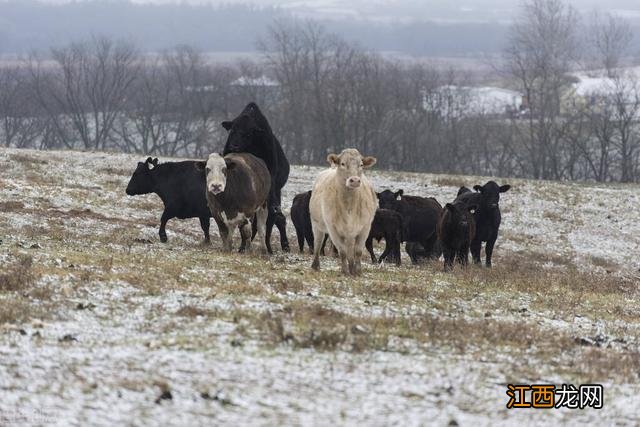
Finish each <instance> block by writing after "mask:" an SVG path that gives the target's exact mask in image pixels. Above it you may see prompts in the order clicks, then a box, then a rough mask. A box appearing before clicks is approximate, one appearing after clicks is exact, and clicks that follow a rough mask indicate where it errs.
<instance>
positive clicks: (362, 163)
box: [327, 148, 376, 190]
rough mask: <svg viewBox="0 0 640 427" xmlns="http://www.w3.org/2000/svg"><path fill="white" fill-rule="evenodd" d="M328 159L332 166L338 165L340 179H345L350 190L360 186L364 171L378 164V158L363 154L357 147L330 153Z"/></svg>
mask: <svg viewBox="0 0 640 427" xmlns="http://www.w3.org/2000/svg"><path fill="white" fill-rule="evenodd" d="M327 161H328V162H329V164H330V165H331V166H334V167H336V169H337V174H338V177H339V178H340V179H343V180H344V183H345V186H346V187H347V188H348V189H350V190H355V189H357V188H359V187H360V183H361V177H362V171H363V170H364V169H366V168H370V167H371V166H373V165H375V164H376V158H375V157H371V156H367V157H362V154H360V152H359V151H358V150H356V149H355V148H347V149H346V150H342V153H340V154H339V155H338V154H329V156H327Z"/></svg>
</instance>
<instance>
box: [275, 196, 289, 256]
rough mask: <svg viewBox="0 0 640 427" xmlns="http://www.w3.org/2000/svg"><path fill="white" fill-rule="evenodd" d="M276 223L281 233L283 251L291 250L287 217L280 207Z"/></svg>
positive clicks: (276, 214) (276, 215)
mask: <svg viewBox="0 0 640 427" xmlns="http://www.w3.org/2000/svg"><path fill="white" fill-rule="evenodd" d="M275 224H276V227H278V232H279V233H280V248H281V249H282V251H283V252H289V251H290V249H289V239H288V238H287V218H286V217H285V216H284V214H283V213H282V211H281V210H280V207H278V210H277V212H276V213H275Z"/></svg>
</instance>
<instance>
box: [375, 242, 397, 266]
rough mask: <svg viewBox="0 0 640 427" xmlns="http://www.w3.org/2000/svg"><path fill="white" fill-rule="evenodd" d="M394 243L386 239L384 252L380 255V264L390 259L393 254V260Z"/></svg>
mask: <svg viewBox="0 0 640 427" xmlns="http://www.w3.org/2000/svg"><path fill="white" fill-rule="evenodd" d="M393 247H394V246H393V241H392V240H391V239H389V238H387V236H385V237H384V251H382V255H380V258H378V261H379V262H382V261H386V260H387V258H389V254H391V257H392V258H393Z"/></svg>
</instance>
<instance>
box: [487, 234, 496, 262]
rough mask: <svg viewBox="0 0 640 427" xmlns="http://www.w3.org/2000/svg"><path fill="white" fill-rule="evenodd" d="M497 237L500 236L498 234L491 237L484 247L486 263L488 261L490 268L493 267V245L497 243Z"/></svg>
mask: <svg viewBox="0 0 640 427" xmlns="http://www.w3.org/2000/svg"><path fill="white" fill-rule="evenodd" d="M497 238H498V237H497V236H496V237H493V238H492V239H489V240H488V241H487V244H486V245H485V247H484V254H485V256H486V258H487V261H486V263H487V267H489V268H491V256H492V255H493V245H495V244H496V239H497Z"/></svg>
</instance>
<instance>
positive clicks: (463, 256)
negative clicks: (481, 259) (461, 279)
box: [456, 247, 469, 267]
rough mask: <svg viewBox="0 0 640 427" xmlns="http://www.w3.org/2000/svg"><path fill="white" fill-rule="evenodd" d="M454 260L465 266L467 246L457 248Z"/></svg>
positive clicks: (467, 254) (467, 255) (467, 253)
mask: <svg viewBox="0 0 640 427" xmlns="http://www.w3.org/2000/svg"><path fill="white" fill-rule="evenodd" d="M456 260H457V261H458V262H459V263H460V265H462V266H463V267H466V266H467V264H469V248H468V247H466V248H463V249H460V250H458V254H457V255H456Z"/></svg>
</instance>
